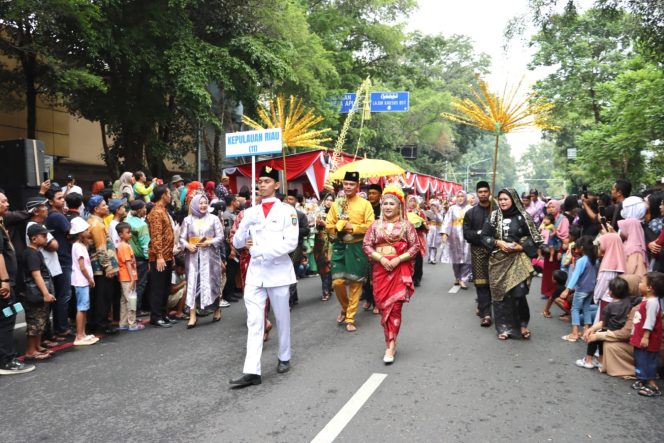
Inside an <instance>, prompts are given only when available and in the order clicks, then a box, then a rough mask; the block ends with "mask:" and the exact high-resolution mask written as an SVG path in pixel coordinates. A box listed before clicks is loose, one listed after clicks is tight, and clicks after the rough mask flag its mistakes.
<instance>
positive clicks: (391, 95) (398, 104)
mask: <svg viewBox="0 0 664 443" xmlns="http://www.w3.org/2000/svg"><path fill="white" fill-rule="evenodd" d="M356 96H357V94H356V93H354V92H349V93H347V94H344V95H343V97H342V99H341V110H340V111H339V112H341V113H342V114H347V113H348V112H350V110H351V109H352V108H353V103H354V102H355V97H356ZM409 107H410V93H409V92H405V91H401V92H372V93H371V112H408V108H409Z"/></svg>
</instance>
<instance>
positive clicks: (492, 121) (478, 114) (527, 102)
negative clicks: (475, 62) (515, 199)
mask: <svg viewBox="0 0 664 443" xmlns="http://www.w3.org/2000/svg"><path fill="white" fill-rule="evenodd" d="M478 82H479V89H477V88H473V89H471V92H472V95H473V97H474V100H473V99H470V98H465V99H463V100H462V99H458V98H455V99H453V100H452V103H451V105H452V108H454V110H455V112H453V113H450V112H443V113H442V114H441V116H442V117H443V118H445V119H447V120H451V121H453V122H457V123H462V124H465V125H469V126H474V127H476V128H479V129H482V130H484V131H488V132H492V133H493V134H495V136H496V145H495V149H494V153H493V178H492V182H491V190H492V192H495V187H496V167H497V165H498V142H499V140H500V136H501V135H503V134H509V133H510V132H515V131H519V130H523V129H526V128H529V127H533V126H535V127H538V128H541V129H551V130H555V129H557V127H555V126H553V125H552V124H551V123H550V119H551V111H552V110H553V104H551V103H548V102H547V101H545V100H544V99H543V98H541V97H538V96H537V94H535V93H534V92H531V93H529V94H527V95H526V96H525V97H519V96H518V95H519V89H520V88H521V83H522V82H523V80H522V81H520V82H519V84H518V85H517V86H516V87H515V88H512V89H511V90H510V91H508V90H507V86H506V87H505V90H504V91H503V95H502V96H500V95H498V94H496V93H494V92H491V91H490V90H489V85H487V83H486V82H485V81H484V80H482V79H481V78H478Z"/></svg>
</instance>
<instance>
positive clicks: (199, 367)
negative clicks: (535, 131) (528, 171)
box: [0, 264, 664, 442]
mask: <svg viewBox="0 0 664 443" xmlns="http://www.w3.org/2000/svg"><path fill="white" fill-rule="evenodd" d="M451 286H452V276H451V267H450V266H448V265H440V264H439V265H435V266H431V265H425V274H424V280H423V282H422V287H420V288H419V290H418V291H417V292H416V294H415V296H414V298H413V300H412V301H411V303H410V304H409V305H407V306H406V308H405V309H404V319H403V326H402V329H401V334H400V336H399V342H398V353H397V359H396V362H395V363H394V365H392V366H385V365H384V364H383V363H382V355H383V352H384V342H383V332H382V328H381V327H380V324H379V318H378V316H374V315H372V314H371V313H370V312H362V311H361V312H360V313H359V314H358V323H357V326H358V331H357V332H355V333H347V332H345V330H344V329H343V328H341V327H338V326H337V325H336V322H335V317H336V315H337V313H338V311H339V308H338V304H337V302H336V301H335V300H334V299H331V300H330V301H329V302H326V303H322V302H320V301H319V291H320V289H319V288H320V281H319V279H318V278H309V279H304V280H301V281H300V283H299V288H300V289H299V293H300V305H299V306H297V307H296V308H295V309H294V310H293V312H292V341H293V359H292V369H291V372H289V373H287V374H283V375H280V374H277V373H276V364H277V359H276V334H274V335H273V337H271V339H270V341H269V342H268V343H267V344H266V346H265V348H264V352H263V384H262V385H260V386H254V387H250V388H246V389H242V390H232V389H229V385H228V379H229V378H230V377H232V376H235V375H238V374H239V373H240V372H241V369H242V363H243V360H244V346H245V340H246V328H245V326H244V324H245V319H246V317H245V310H244V307H243V305H242V302H240V303H237V304H233V306H232V307H231V308H228V309H225V310H224V314H223V318H222V321H221V322H219V323H211V318H210V317H207V318H201V319H200V320H199V326H198V327H197V328H195V329H192V330H186V329H185V325H184V324H183V322H181V323H180V324H178V325H177V326H176V327H174V328H171V329H168V330H162V329H154V328H148V329H146V330H144V331H142V332H137V333H124V334H119V335H117V336H114V337H112V338H106V339H103V340H102V341H101V342H99V343H98V344H97V345H94V346H92V347H88V348H84V349H73V348H69V349H66V350H64V351H61V352H59V353H58V354H57V355H56V357H55V358H54V359H52V360H51V361H48V362H45V363H42V364H39V367H38V368H37V370H36V371H34V372H32V373H30V374H26V375H22V376H13V377H0V390H1V391H2V395H1V396H0V429H2V431H1V432H2V434H1V435H2V437H1V440H2V441H17V442H18V441H29V442H33V441H52V442H65V441H66V442H116V441H117V442H125V441H141V442H146V441H149V442H152V441H188V442H199V441H200V442H208V441H214V442H272V441H274V442H308V441H311V440H312V439H313V438H314V437H315V436H316V435H317V434H318V433H319V432H320V431H321V430H322V429H323V428H324V427H325V426H326V425H327V424H328V422H330V420H332V418H333V417H334V416H335V415H336V414H337V412H339V411H340V410H341V409H342V407H344V405H345V404H346V403H347V402H348V401H349V399H351V397H353V395H354V394H355V393H356V391H358V389H359V388H360V387H361V386H362V385H363V384H364V383H365V382H366V381H367V379H369V377H370V376H372V374H375V373H378V374H386V375H387V377H386V378H385V379H384V381H383V382H382V384H380V385H379V386H378V388H377V389H376V390H375V392H373V393H372V395H371V396H370V397H369V398H368V400H367V401H366V403H364V404H363V405H362V407H361V408H360V409H359V410H358V411H357V414H356V415H354V416H353V417H352V419H351V420H350V421H349V422H348V423H347V425H346V426H345V427H343V429H342V430H341V432H340V434H339V435H338V437H337V441H348V442H378V441H381V442H383V441H385V442H413V441H416V442H503V441H505V442H507V441H509V442H547V441H554V442H583V441H607V442H632V441H633V442H645V441H648V442H650V441H661V439H662V435H664V424H663V423H662V418H663V417H664V398H655V399H649V398H644V397H640V396H638V395H636V393H635V391H632V389H631V388H630V384H631V382H629V381H625V380H622V379H615V378H611V377H608V376H605V375H602V374H599V373H598V372H597V371H595V370H586V369H580V368H577V367H576V366H574V360H575V359H577V358H580V357H581V356H582V355H583V353H584V351H585V347H584V345H583V344H581V343H567V342H564V341H562V340H561V339H560V336H561V335H563V334H565V333H567V332H568V328H569V327H568V326H567V325H566V324H564V323H563V322H561V321H559V320H557V319H555V318H554V319H544V318H543V317H541V316H540V315H539V314H538V313H539V311H540V310H541V306H542V303H543V302H542V301H541V300H539V296H538V294H536V292H537V291H536V289H537V288H538V287H539V279H536V280H535V282H534V290H533V291H531V295H530V297H529V300H530V304H531V312H532V322H531V330H532V333H533V337H532V339H531V340H530V341H523V340H510V341H507V342H500V341H498V340H497V339H496V338H495V331H494V330H493V328H491V329H484V328H480V327H479V319H478V318H477V317H476V316H475V315H474V311H475V308H474V294H475V293H474V290H473V288H472V286H471V288H470V290H468V291H460V292H459V293H456V294H450V293H448V290H449V288H450V287H451Z"/></svg>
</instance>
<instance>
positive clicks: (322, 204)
mask: <svg viewBox="0 0 664 443" xmlns="http://www.w3.org/2000/svg"><path fill="white" fill-rule="evenodd" d="M328 197H332V204H333V205H334V192H326V193H325V194H323V195H322V198H321V199H320V206H319V208H320V211H321V212H322V213H323V214H327V212H328V211H329V210H330V208H331V207H332V206H330V208H328V207H326V206H325V200H327V198H328Z"/></svg>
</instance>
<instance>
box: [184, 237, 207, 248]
mask: <svg viewBox="0 0 664 443" xmlns="http://www.w3.org/2000/svg"><path fill="white" fill-rule="evenodd" d="M203 239H205V237H189V238H188V239H187V241H188V242H189V244H190V245H194V246H195V245H197V244H199V243H200V242H201V240H203Z"/></svg>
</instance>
